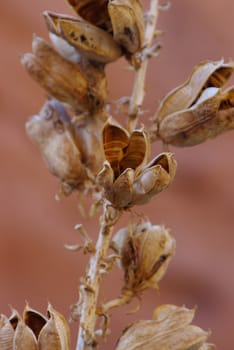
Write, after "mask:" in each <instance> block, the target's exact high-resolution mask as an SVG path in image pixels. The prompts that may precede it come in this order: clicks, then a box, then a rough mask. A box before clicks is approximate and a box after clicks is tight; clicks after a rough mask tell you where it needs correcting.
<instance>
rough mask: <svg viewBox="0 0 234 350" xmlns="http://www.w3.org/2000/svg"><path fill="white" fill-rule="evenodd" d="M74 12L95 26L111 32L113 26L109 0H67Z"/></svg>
mask: <svg viewBox="0 0 234 350" xmlns="http://www.w3.org/2000/svg"><path fill="white" fill-rule="evenodd" d="M67 1H68V3H69V4H70V5H71V6H72V8H73V9H74V11H75V12H76V13H77V14H78V15H80V16H81V17H82V18H84V19H85V20H87V21H88V22H90V23H92V24H94V25H95V26H97V27H99V28H102V29H104V30H106V31H108V32H111V30H112V26H111V23H110V16H109V13H108V9H107V4H108V2H109V0H67Z"/></svg>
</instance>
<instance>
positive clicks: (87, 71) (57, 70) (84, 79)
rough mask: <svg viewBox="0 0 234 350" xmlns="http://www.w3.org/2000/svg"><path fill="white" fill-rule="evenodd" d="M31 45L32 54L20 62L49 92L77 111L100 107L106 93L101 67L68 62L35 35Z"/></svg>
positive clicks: (92, 109)
mask: <svg viewBox="0 0 234 350" xmlns="http://www.w3.org/2000/svg"><path fill="white" fill-rule="evenodd" d="M32 47H33V53H32V54H30V53H28V54H25V55H23V56H22V58H21V62H22V64H23V65H24V67H25V68H26V70H27V71H28V73H29V74H30V75H31V77H32V78H33V79H35V80H36V81H37V82H38V83H39V84H40V85H41V86H42V87H43V88H45V89H46V90H47V91H48V92H49V94H51V95H52V96H54V97H55V98H57V99H58V100H60V101H62V102H66V103H68V104H70V105H71V106H72V107H73V108H74V109H75V110H77V111H90V112H94V111H97V110H100V109H102V108H103V106H104V104H105V101H106V96H107V90H106V78H105V74H104V72H103V69H101V68H96V67H94V66H92V65H91V64H89V63H88V62H85V66H84V64H83V65H82V64H74V63H72V62H69V61H67V60H65V59H64V58H63V57H61V56H60V55H59V54H58V53H57V52H56V51H55V50H54V49H53V48H52V47H51V46H50V45H49V44H47V43H46V42H45V41H44V40H43V39H41V38H38V37H34V39H33V45H32Z"/></svg>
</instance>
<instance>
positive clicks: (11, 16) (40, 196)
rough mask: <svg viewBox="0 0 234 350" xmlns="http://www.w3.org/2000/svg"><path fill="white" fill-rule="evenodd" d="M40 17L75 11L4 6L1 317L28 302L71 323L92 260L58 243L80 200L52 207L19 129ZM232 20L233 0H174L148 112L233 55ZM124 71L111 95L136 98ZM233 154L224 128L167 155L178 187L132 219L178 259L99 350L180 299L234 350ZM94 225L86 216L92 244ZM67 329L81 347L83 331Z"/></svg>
mask: <svg viewBox="0 0 234 350" xmlns="http://www.w3.org/2000/svg"><path fill="white" fill-rule="evenodd" d="M45 9H47V10H54V11H56V12H63V13H70V9H69V7H68V6H66V4H65V3H64V2H63V1H62V0H60V1H55V0H50V1H46V0H41V1H35V2H29V1H26V0H19V1H17V2H15V1H14V2H13V1H12V0H11V1H7V0H2V1H1V2H0V12H1V21H0V47H1V64H0V77H1V79H0V123H1V127H0V162H1V173H0V198H1V210H0V216H1V218H0V312H3V313H7V314H9V313H10V310H9V308H8V305H9V304H11V305H13V306H14V307H15V308H17V309H19V311H20V312H21V311H22V309H23V306H24V304H25V300H27V301H28V302H29V303H30V304H31V305H32V306H33V307H34V308H36V309H39V310H41V311H43V312H44V310H45V308H46V304H47V301H50V302H51V303H53V305H54V306H55V307H56V309H58V310H59V311H61V312H63V313H64V314H65V315H66V316H68V315H69V307H70V304H72V303H74V302H75V301H76V297H77V295H76V294H77V286H78V282H79V278H80V276H81V275H82V274H83V272H84V268H85V262H86V261H87V257H83V255H82V253H71V252H68V251H66V250H65V249H64V248H63V245H64V244H65V243H75V242H78V240H79V238H80V237H79V236H78V234H77V233H76V232H75V231H74V230H73V226H74V225H75V224H76V223H80V222H81V221H82V220H83V219H82V218H81V215H80V213H79V211H78V205H77V200H76V198H75V196H72V197H71V198H68V199H63V200H62V201H61V202H59V203H58V202H56V201H55V200H54V195H55V194H56V191H57V183H56V179H55V178H53V177H52V176H51V175H50V174H49V173H48V171H47V170H46V168H45V166H44V163H43V162H42V160H41V157H40V155H39V152H38V150H37V149H36V147H35V146H34V145H32V144H31V142H30V141H29V140H28V138H27V136H26V134H25V131H24V123H25V122H26V120H27V118H28V117H29V116H30V115H32V114H36V113H37V112H38V111H39V110H40V107H41V105H42V104H43V102H44V99H45V97H46V94H45V92H44V91H42V90H41V88H40V87H39V86H37V85H36V84H35V82H34V81H32V80H31V79H30V78H29V77H28V75H27V74H26V72H25V71H24V69H23V68H22V67H21V65H20V63H19V58H20V55H21V54H22V53H24V52H28V51H30V50H31V39H32V34H33V33H36V34H38V35H40V36H43V37H44V38H47V32H46V29H45V25H44V23H43V18H42V15H41V13H42V11H43V10H45ZM233 13H234V3H233V0H223V1H217V0H216V1H211V0H207V1H202V0H197V1H186V0H177V1H172V6H171V9H170V11H168V12H163V13H161V14H160V19H159V23H158V29H161V30H163V31H164V32H165V33H164V35H163V36H162V39H161V41H162V44H163V49H162V52H161V54H160V57H159V59H157V60H155V61H152V63H151V66H150V70H149V72H150V74H149V75H148V79H147V84H146V92H147V97H146V99H145V105H144V109H146V110H150V111H152V112H153V111H154V110H155V108H156V106H157V104H158V101H159V100H160V98H162V97H163V96H164V95H165V93H167V92H168V91H169V90H170V89H172V88H173V87H175V86H176V85H178V84H180V83H182V82H183V81H184V80H185V79H186V78H187V77H188V75H189V74H190V71H191V69H192V67H193V66H194V65H195V64H196V63H198V62H200V61H202V60H205V59H215V60H216V59H219V58H221V57H224V58H225V59H229V58H230V57H233V58H234V46H233V44H234V43H233V30H234V24H233ZM126 67H127V63H126V62H124V61H123V60H120V62H119V63H115V64H112V65H109V67H108V69H107V72H108V77H109V78H108V79H109V90H110V98H111V99H117V98H119V97H121V96H122V95H123V94H124V95H128V94H129V93H130V91H131V77H132V74H131V73H129V72H128V71H127V70H126V69H125V68H126ZM233 82H234V80H233V79H232V83H233ZM148 115H150V113H148ZM233 147H234V132H229V133H226V134H223V135H222V136H220V137H218V138H217V139H214V140H212V141H208V142H207V143H205V144H203V145H199V146H196V147H194V148H191V149H177V148H172V151H173V152H174V153H175V155H176V158H177V161H178V172H177V176H176V180H175V183H174V185H173V186H171V187H170V188H169V189H168V190H166V191H165V192H163V193H161V194H160V195H159V196H157V197H156V198H155V200H154V201H152V202H151V203H150V204H148V205H147V206H145V207H139V208H137V209H136V211H137V212H138V213H140V212H141V211H144V213H145V214H146V215H148V216H149V218H150V219H151V220H152V221H153V222H154V223H155V224H157V223H158V224H165V225H166V226H169V227H171V228H172V230H173V234H174V236H175V238H176V241H177V252H176V255H175V257H174V258H173V260H172V262H171V264H170V267H169V270H168V272H167V274H166V276H165V277H164V279H163V280H162V282H161V283H160V286H161V287H160V294H159V293H157V292H155V291H152V292H151V291H150V292H147V293H146V295H147V297H145V298H144V297H143V302H142V309H141V311H140V312H138V313H137V314H135V315H134V316H128V315H126V313H127V311H129V310H130V309H131V307H128V308H121V309H120V310H117V311H113V316H112V319H111V328H112V333H111V336H110V338H109V339H108V342H107V343H106V344H105V345H103V346H102V349H110V348H113V342H114V341H115V340H116V339H117V337H118V335H119V334H120V332H121V330H122V328H123V327H125V326H126V325H127V324H128V323H130V322H131V321H132V320H133V319H136V318H151V316H152V310H153V309H154V307H156V306H157V305H159V304H162V303H175V304H178V305H183V304H184V305H186V306H187V307H193V306H194V305H197V307H198V309H197V314H196V319H195V322H196V323H197V324H199V325H200V326H201V327H203V328H204V329H211V330H212V336H211V338H210V341H211V342H213V343H215V344H216V345H217V349H225V350H233V319H234V301H233V300H234V299H233V293H234V277H233V266H234V253H233V252H234V183H233V178H234V158H233ZM160 151H161V145H160V144H158V143H157V144H155V145H154V146H153V153H154V154H156V153H157V152H160ZM128 215H129V214H128ZM128 215H125V216H124V218H123V219H122V222H121V225H123V224H124V222H126V220H127V218H128V217H129V216H128ZM97 221H98V220H97V217H96V219H95V220H94V221H88V220H84V225H85V227H86V229H87V230H88V232H89V233H90V235H91V236H92V237H95V236H96V231H97ZM116 275H117V276H118V278H116ZM104 285H105V289H104V290H105V291H104V292H102V297H103V299H106V300H107V299H109V298H111V297H114V296H116V295H117V294H118V292H119V289H120V287H121V275H120V273H119V272H118V271H117V270H115V271H114V272H113V274H112V275H110V276H109V277H108V278H106V279H105V282H104ZM72 327H73V341H74V342H75V338H76V336H75V330H76V325H73V326H72Z"/></svg>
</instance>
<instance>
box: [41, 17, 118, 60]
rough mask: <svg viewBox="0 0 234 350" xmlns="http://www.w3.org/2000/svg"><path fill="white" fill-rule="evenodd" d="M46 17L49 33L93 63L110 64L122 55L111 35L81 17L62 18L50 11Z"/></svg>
mask: <svg viewBox="0 0 234 350" xmlns="http://www.w3.org/2000/svg"><path fill="white" fill-rule="evenodd" d="M44 17H45V20H46V23H47V27H48V29H49V31H51V32H52V33H54V34H56V35H58V36H60V37H61V38H63V39H64V40H66V42H67V43H68V44H70V45H72V46H73V47H74V48H76V49H77V50H78V51H79V52H80V53H81V54H82V55H84V56H85V57H86V58H88V59H89V60H91V61H94V62H100V63H108V62H112V61H115V60H117V59H118V58H119V57H120V56H121V55H122V50H121V48H120V46H119V45H118V44H117V43H116V42H115V41H114V39H113V38H112V36H111V35H110V34H109V33H107V32H105V31H104V30H102V29H100V28H98V27H96V26H94V25H93V24H91V23H89V22H87V21H85V20H84V19H82V18H81V17H79V18H76V17H68V16H62V15H60V14H56V13H53V12H48V11H46V12H45V13H44Z"/></svg>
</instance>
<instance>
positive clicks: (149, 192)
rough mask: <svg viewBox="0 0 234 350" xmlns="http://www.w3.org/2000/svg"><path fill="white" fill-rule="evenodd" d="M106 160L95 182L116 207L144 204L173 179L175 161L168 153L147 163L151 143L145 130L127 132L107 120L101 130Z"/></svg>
mask: <svg viewBox="0 0 234 350" xmlns="http://www.w3.org/2000/svg"><path fill="white" fill-rule="evenodd" d="M103 146H104V152H105V157H106V160H107V161H106V162H105V164H104V167H103V169H102V171H101V172H100V173H99V174H98V177H97V182H98V183H99V184H100V185H101V186H103V187H104V191H105V197H106V199H108V200H109V201H110V202H111V203H112V205H113V206H114V207H115V208H118V209H122V208H130V207H132V206H133V205H136V204H145V203H147V202H148V201H149V200H150V199H151V198H152V197H153V196H154V195H155V194H158V193H159V192H161V191H162V190H164V189H165V188H166V187H167V186H168V185H169V184H171V182H172V181H173V179H174V176H175V170H176V162H175V160H174V157H173V155H172V154H171V153H162V154H161V155H159V156H157V157H156V158H154V159H153V160H152V161H151V162H150V163H148V161H149V155H150V143H149V138H148V135H147V134H146V132H145V131H144V130H143V129H142V130H134V131H133V133H132V134H131V135H129V134H128V132H127V131H126V130H125V129H124V128H122V127H120V126H118V125H117V124H113V123H111V122H110V121H108V122H107V123H106V125H105V127H104V129H103Z"/></svg>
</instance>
